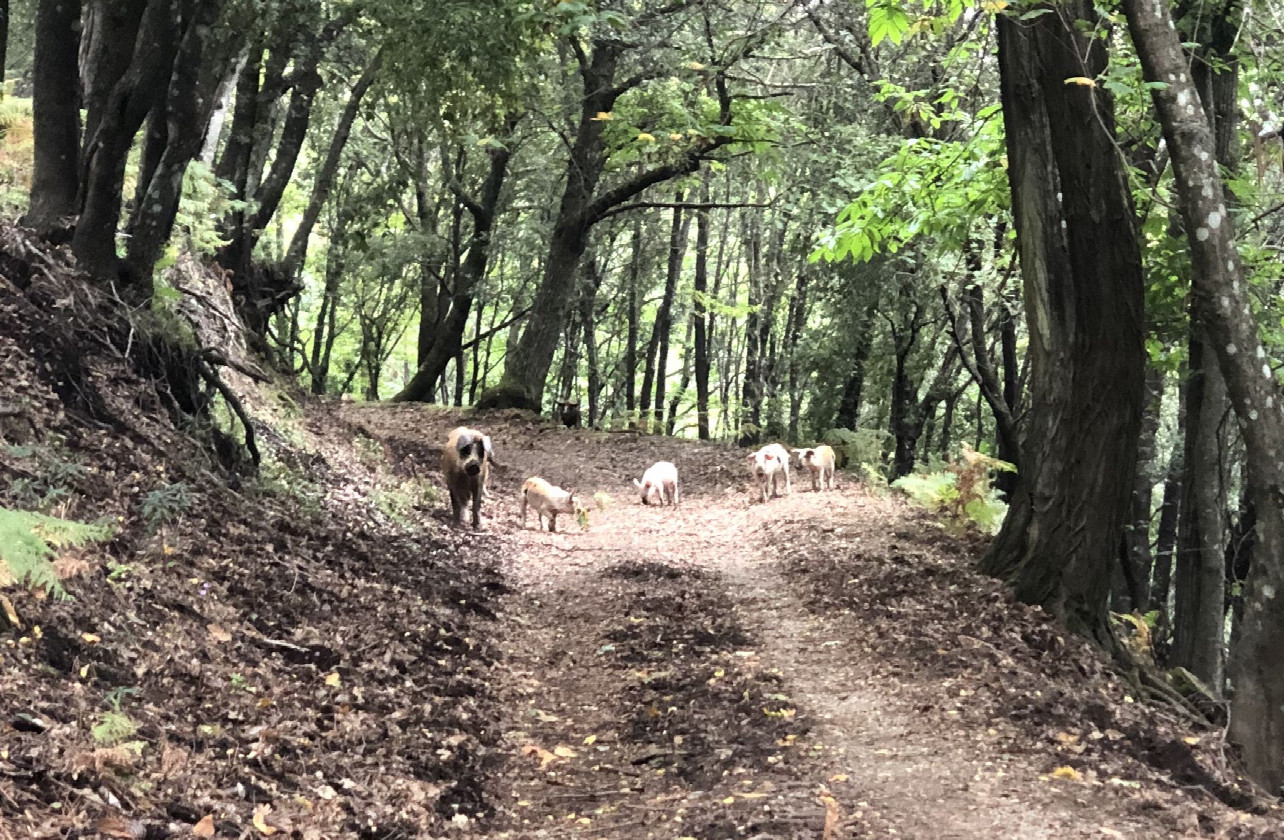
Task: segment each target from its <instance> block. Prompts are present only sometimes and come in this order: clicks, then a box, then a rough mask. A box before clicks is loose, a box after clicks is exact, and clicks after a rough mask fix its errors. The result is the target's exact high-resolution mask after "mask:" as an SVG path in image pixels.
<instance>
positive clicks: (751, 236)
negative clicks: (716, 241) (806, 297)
mask: <svg viewBox="0 0 1284 840" xmlns="http://www.w3.org/2000/svg"><path fill="white" fill-rule="evenodd" d="M745 250H746V252H747V253H746V257H747V261H748V263H749V265H748V275H749V277H748V281H749V314H748V316H746V318H745V355H744V359H745V370H744V381H743V382H742V383H741V386H740V412H741V414H740V429H739V431H738V433H737V435H738V438H739V441H738V442H739V444H740V445H741V446H754V445H756V444H758V443H760V442H761V441H762V425H761V424H762V398H763V375H762V374H763V371H762V366H763V359H762V357H763V355H764V352H765V351H766V347H765V346H763V345H765V344H766V342H765V341H763V340H762V339H763V336H762V329H761V323H762V321H764V320H766V319H767V318H769V317H770V314H769V313H767V312H766V311H765V307H764V306H763V288H762V287H763V284H764V280H763V276H762V233H761V230H760V228H759V225H758V224H757V222H756V220H755V222H754V223H752V224H750V225H749V230H748V231H747V233H746V243H745Z"/></svg>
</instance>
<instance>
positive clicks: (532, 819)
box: [354, 409, 1247, 840]
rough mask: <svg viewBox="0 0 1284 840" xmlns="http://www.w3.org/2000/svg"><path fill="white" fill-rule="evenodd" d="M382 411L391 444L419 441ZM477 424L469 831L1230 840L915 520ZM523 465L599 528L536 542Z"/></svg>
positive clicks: (1071, 648) (720, 460)
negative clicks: (488, 444) (398, 436)
mask: <svg viewBox="0 0 1284 840" xmlns="http://www.w3.org/2000/svg"><path fill="white" fill-rule="evenodd" d="M403 410H408V409H403ZM354 418H355V415H354ZM364 418H365V419H364V421H363V422H366V423H369V424H370V427H381V428H379V431H378V434H380V436H381V437H382V436H384V435H386V434H388V433H390V432H392V430H393V429H395V428H396V427H397V426H400V425H401V423H400V422H399V421H396V420H394V419H393V418H392V417H391V416H390V415H389V414H388V413H387V412H380V413H377V414H376V413H374V412H370V413H364ZM514 424H515V425H514ZM476 425H477V426H479V427H480V428H483V429H485V430H487V431H488V432H490V433H491V434H492V435H493V436H494V437H495V440H496V447H497V452H498V453H499V456H500V459H501V461H502V463H503V467H502V468H501V469H499V470H498V471H497V473H496V475H495V477H494V480H493V483H492V494H493V495H492V498H491V499H489V500H488V502H487V504H486V506H485V508H484V516H485V525H486V528H485V531H484V532H483V533H482V534H480V535H475V536H472V539H473V540H475V541H476V542H477V543H478V544H479V545H484V544H487V543H490V544H494V545H495V546H496V548H497V549H498V552H497V553H498V555H499V557H500V558H501V559H500V563H499V565H500V569H501V570H502V572H503V574H504V576H505V578H506V581H507V585H508V587H509V593H508V594H507V595H506V596H505V597H504V598H503V599H501V601H500V608H499V613H500V616H499V622H500V626H499V628H498V632H499V644H500V647H501V665H500V667H499V668H497V669H496V672H495V677H494V678H493V681H492V682H493V684H492V688H493V690H494V691H495V696H496V700H497V703H498V705H499V707H500V708H499V713H498V715H499V723H498V726H499V728H500V729H501V730H502V734H501V735H500V737H499V742H500V745H501V749H500V752H501V753H502V755H501V756H500V758H499V766H498V767H497V768H496V771H495V772H494V773H493V774H492V777H491V781H490V792H491V801H492V803H493V804H494V806H495V810H494V812H493V813H492V814H491V815H490V816H489V818H488V819H485V820H483V821H481V822H475V821H473V822H470V821H468V820H465V819H462V818H461V819H459V820H457V822H456V824H457V825H460V826H461V827H464V826H467V832H468V833H469V834H470V835H473V836H482V837H495V838H501V837H502V838H527V837H531V838H534V837H586V838H587V837H600V838H621V840H624V839H625V838H652V837H654V838H685V837H691V838H700V840H719V838H738V837H748V838H756V840H770V839H771V838H794V837H808V838H811V837H815V838H824V840H839V838H856V837H893V836H894V837H908V838H924V840H927V839H928V838H939V839H940V840H972V838H978V839H979V838H1054V837H1055V838H1098V837H1129V838H1131V837H1136V838H1141V837H1154V836H1167V837H1185V836H1190V837H1205V836H1233V835H1221V834H1218V833H1216V832H1214V833H1205V831H1204V828H1201V825H1202V826H1203V827H1208V826H1211V825H1213V824H1214V822H1215V821H1214V820H1213V819H1211V818H1210V817H1209V813H1206V812H1216V813H1218V814H1219V815H1220V814H1224V813H1225V809H1224V808H1223V807H1222V806H1221V805H1220V803H1217V802H1215V801H1213V800H1212V798H1211V797H1208V796H1204V797H1202V798H1201V802H1200V804H1199V805H1194V804H1193V803H1192V802H1191V801H1190V800H1189V799H1188V798H1185V797H1184V796H1182V795H1180V794H1179V793H1178V792H1177V791H1176V790H1175V786H1174V785H1173V784H1171V783H1169V782H1167V781H1166V780H1165V779H1163V774H1164V773H1169V772H1176V773H1180V772H1182V768H1181V767H1180V766H1179V765H1180V763H1181V762H1180V760H1179V757H1178V758H1174V756H1173V755H1172V752H1173V750H1172V749H1171V746H1172V745H1173V744H1177V743H1178V739H1177V737H1176V736H1175V735H1168V734H1164V727H1165V726H1166V725H1167V724H1166V723H1165V722H1164V721H1163V718H1164V717H1165V715H1164V713H1160V714H1158V715H1156V714H1154V713H1153V712H1151V711H1149V710H1143V709H1142V707H1141V704H1134V703H1132V698H1130V697H1128V696H1127V694H1126V691H1125V689H1124V687H1123V686H1121V685H1120V684H1119V683H1117V682H1116V681H1115V680H1114V679H1113V678H1111V677H1110V676H1109V675H1108V673H1107V672H1106V671H1105V668H1104V666H1103V665H1101V663H1099V662H1097V661H1096V660H1095V659H1094V658H1093V656H1092V654H1091V653H1090V652H1088V651H1086V649H1084V648H1082V647H1080V646H1078V645H1077V644H1076V643H1075V642H1073V641H1072V640H1071V641H1067V640H1066V639H1064V638H1062V637H1061V636H1060V635H1059V634H1058V631H1057V630H1056V628H1055V626H1054V625H1052V624H1051V623H1050V622H1049V621H1047V619H1046V617H1044V616H1042V615H1041V614H1039V612H1038V611H1037V610H1028V609H1027V608H1024V607H1020V606H1017V605H1013V604H1011V603H1007V602H1006V599H1005V597H1004V596H1003V595H1002V594H1001V593H1000V588H999V586H998V585H997V584H996V583H994V582H993V581H988V580H986V579H985V578H981V577H980V576H979V575H976V574H975V573H973V572H972V571H971V570H970V563H971V559H972V553H971V551H970V550H969V546H968V545H967V544H966V543H965V542H961V541H959V540H958V539H955V538H953V537H951V536H949V535H947V534H945V533H944V532H943V531H942V529H941V527H940V525H939V524H938V523H936V522H935V521H934V520H933V519H931V518H930V517H928V516H926V515H923V514H922V513H920V512H917V511H915V510H913V509H910V508H908V507H907V506H906V505H905V504H904V503H903V502H901V501H899V500H896V499H893V498H890V497H887V496H885V495H876V494H871V493H870V492H868V491H867V490H865V489H863V488H862V487H860V486H858V485H856V484H854V483H851V482H850V481H849V482H847V483H845V484H844V486H843V487H841V488H840V489H839V490H837V491H831V492H825V493H816V492H813V491H812V490H811V488H810V486H809V481H808V480H806V479H805V478H803V479H800V480H798V481H796V482H795V485H794V493H793V494H792V495H791V496H787V497H782V498H776V499H773V500H771V501H770V502H768V503H765V504H763V503H760V502H758V501H757V500H756V499H753V498H751V493H750V492H749V477H748V473H747V471H744V470H742V469H741V468H740V464H739V463H738V460H739V457H740V453H739V450H735V449H731V448H727V447H718V446H707V445H700V444H690V443H687V444H678V445H677V446H676V447H675V446H674V445H673V443H672V442H668V443H667V446H668V451H667V452H664V451H658V450H659V449H660V448H661V447H665V446H666V442H665V441H662V440H657V439H654V438H647V437H642V436H636V435H628V434H615V435H603V434H601V433H591V432H578V431H576V432H567V431H563V430H558V429H551V428H548V427H542V426H539V425H538V424H537V423H532V422H531V421H521V420H518V419H516V417H515V416H514V417H512V418H508V419H503V420H498V421H495V422H494V423H492V424H490V425H487V424H486V423H483V422H480V421H478V422H477V423H476ZM442 431H444V427H443V429H440V430H439V429H435V428H434V429H432V430H431V431H428V430H425V429H424V428H423V427H422V426H421V425H420V426H417V428H416V433H417V434H420V435H425V436H426V437H427V439H428V440H433V439H435V438H434V435H438V433H439V432H442ZM393 434H394V435H395V433H393ZM589 441H592V445H587V444H588V442H589ZM393 448H394V449H395V448H396V446H395V445H394V447H393ZM675 450H676V451H675ZM661 457H669V458H672V459H673V460H674V461H675V462H676V463H677V464H678V468H679V470H680V472H681V473H682V476H683V490H684V492H683V502H682V505H681V506H680V507H679V508H677V509H673V508H658V507H646V506H642V505H641V504H640V503H639V500H638V498H637V495H636V493H634V492H632V488H631V485H630V479H631V478H632V477H636V476H638V475H640V474H641V472H642V471H643V469H644V468H645V467H646V466H648V465H649V464H650V463H651V462H652V461H653V460H655V459H657V458H661ZM532 474H539V475H543V476H544V477H546V478H548V479H550V480H552V481H553V482H554V483H558V484H560V485H562V486H566V487H573V488H575V489H577V490H578V491H579V493H580V494H581V497H582V498H584V499H585V501H586V502H587V501H588V499H590V498H591V497H592V495H593V493H594V492H595V491H601V492H605V493H606V494H608V495H609V496H610V500H609V501H607V502H606V503H605V506H604V507H603V508H602V509H595V510H593V512H592V514H591V525H590V527H589V529H588V530H587V531H585V530H581V528H580V527H578V526H577V525H576V523H575V521H574V518H573V517H566V516H563V517H560V518H559V526H560V528H559V532H558V533H548V532H542V531H538V530H536V525H535V517H534V515H533V514H531V515H530V521H529V522H528V523H527V525H526V527H525V528H523V527H522V526H521V524H520V523H519V521H518V512H517V511H518V508H517V503H516V501H515V500H516V498H517V488H518V487H519V486H520V483H521V481H522V480H523V479H524V478H525V477H526V476H528V475H532ZM603 501H605V500H603ZM568 520H569V521H568ZM1157 720H1158V723H1156V721H1157ZM1147 727H1149V729H1148V728H1147ZM1157 732H1158V733H1159V734H1156V733H1157ZM1157 739H1158V740H1162V741H1163V742H1164V743H1163V744H1158V741H1157ZM1157 744H1158V745H1159V746H1164V745H1167V747H1169V749H1167V752H1165V750H1163V749H1160V750H1156V749H1155V748H1156V746H1157ZM1184 750H1185V752H1184V753H1182V754H1183V755H1189V753H1190V747H1189V746H1186V747H1185V748H1184ZM1178 752H1181V750H1180V749H1179V750H1178ZM1161 754H1162V755H1164V756H1165V757H1162V758H1158V757H1157V756H1159V755H1161ZM1167 764H1173V765H1174V766H1173V767H1168V766H1164V765H1167ZM1156 812H1162V814H1161V815H1160V816H1158V817H1157V816H1156ZM1229 819H1232V820H1233V819H1234V817H1233V816H1232V817H1230V818H1229ZM1245 836H1247V835H1245Z"/></svg>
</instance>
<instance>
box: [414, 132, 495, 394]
mask: <svg viewBox="0 0 1284 840" xmlns="http://www.w3.org/2000/svg"><path fill="white" fill-rule="evenodd" d="M511 126H512V124H511V123H510V128H511ZM488 154H489V155H490V171H489V172H488V173H487V175H486V181H485V182H484V183H483V184H482V189H481V195H480V196H479V197H478V198H477V199H476V200H474V199H472V198H470V197H468V196H467V195H465V194H463V193H462V189H461V190H460V192H459V193H458V194H457V197H458V198H459V200H460V201H461V202H463V204H464V206H465V207H466V208H467V209H468V211H469V214H470V215H471V216H472V220H473V233H472V238H471V239H470V241H469V244H468V255H467V256H466V257H465V258H464V261H463V264H462V265H460V267H459V270H458V271H457V272H456V273H455V278H454V280H455V283H454V286H455V288H454V292H453V294H452V295H451V298H450V304H449V308H448V311H447V313H446V315H445V317H444V318H443V319H442V321H441V329H440V330H439V331H438V333H437V335H436V336H435V340H434V341H433V344H432V349H431V350H430V351H429V352H428V355H427V358H425V359H424V361H423V364H421V365H420V366H419V370H417V371H416V372H415V375H414V376H413V377H412V378H411V380H410V381H409V382H407V383H406V386H405V388H403V389H402V391H401V393H399V394H397V395H396V396H395V397H393V400H394V401H396V402H420V401H424V400H428V399H431V396H432V394H433V392H434V391H435V390H436V384H437V380H438V379H440V378H441V375H442V374H443V373H444V372H445V370H446V365H447V364H448V363H449V362H450V360H451V359H453V358H455V357H456V356H458V355H459V353H460V351H461V347H462V345H463V339H464V331H465V330H466V329H467V328H468V313H469V311H470V310H471V309H472V305H473V297H474V295H475V294H476V290H477V284H478V283H480V282H481V281H482V278H484V277H485V276H486V266H487V264H488V263H489V261H490V244H491V229H492V227H493V226H494V224H495V214H496V211H497V210H498V208H499V199H500V196H501V195H502V193H503V188H504V179H505V177H507V175H508V161H509V158H510V157H511V153H510V151H509V149H508V147H507V146H505V145H502V144H498V145H495V146H492V147H491V148H490V150H489V152H488Z"/></svg>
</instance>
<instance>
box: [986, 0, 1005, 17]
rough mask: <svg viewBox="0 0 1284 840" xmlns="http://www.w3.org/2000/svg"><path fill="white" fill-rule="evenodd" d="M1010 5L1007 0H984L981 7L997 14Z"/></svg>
mask: <svg viewBox="0 0 1284 840" xmlns="http://www.w3.org/2000/svg"><path fill="white" fill-rule="evenodd" d="M1007 7H1008V3H1007V0H982V3H981V9H982V10H983V11H987V12H989V13H990V14H992V15H997V14H998V13H999V12H1001V11H1003V10H1004V9H1006V8H1007Z"/></svg>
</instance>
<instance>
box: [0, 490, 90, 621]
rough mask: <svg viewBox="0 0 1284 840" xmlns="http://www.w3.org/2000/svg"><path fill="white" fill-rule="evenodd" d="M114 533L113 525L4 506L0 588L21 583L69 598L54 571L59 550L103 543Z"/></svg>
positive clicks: (0, 524)
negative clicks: (54, 562) (54, 558)
mask: <svg viewBox="0 0 1284 840" xmlns="http://www.w3.org/2000/svg"><path fill="white" fill-rule="evenodd" d="M111 533H112V529H111V526H109V525H104V524H89V523H85V522H73V521H71V520H68V519H58V518H57V517H54V516H45V515H44V514H43V513H32V512H30V511H25V510H9V509H8V508H3V507H0V586H4V585H8V584H11V583H15V582H17V583H22V584H24V585H26V586H29V587H31V588H33V589H34V588H37V587H41V588H44V589H46V590H48V591H49V592H50V593H52V594H53V595H54V596H55V597H58V598H63V599H66V598H69V597H70V596H69V595H67V592H66V590H65V589H63V588H62V584H61V583H60V582H59V581H58V573H57V572H55V571H54V567H53V563H52V558H53V557H55V556H56V554H57V551H56V549H58V548H62V547H66V546H81V545H87V544H88V543H92V542H100V541H102V540H105V539H107V538H108V537H110V536H111Z"/></svg>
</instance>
